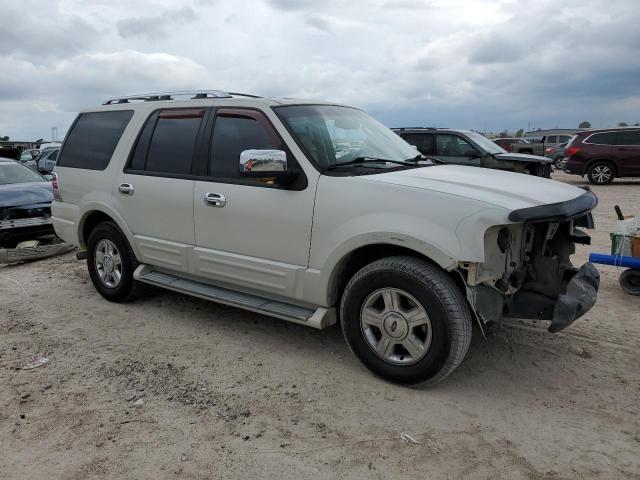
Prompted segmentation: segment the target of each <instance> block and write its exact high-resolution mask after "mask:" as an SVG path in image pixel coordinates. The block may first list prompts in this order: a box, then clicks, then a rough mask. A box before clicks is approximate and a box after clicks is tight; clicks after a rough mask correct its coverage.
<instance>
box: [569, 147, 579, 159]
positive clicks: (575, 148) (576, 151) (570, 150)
mask: <svg viewBox="0 0 640 480" xmlns="http://www.w3.org/2000/svg"><path fill="white" fill-rule="evenodd" d="M579 151H580V149H579V148H578V147H569V148H567V157H572V156H573V155H575V154H576V153H578V152H579Z"/></svg>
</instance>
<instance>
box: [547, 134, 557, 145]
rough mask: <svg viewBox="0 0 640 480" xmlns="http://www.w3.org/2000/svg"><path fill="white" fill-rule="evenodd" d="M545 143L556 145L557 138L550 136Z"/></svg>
mask: <svg viewBox="0 0 640 480" xmlns="http://www.w3.org/2000/svg"><path fill="white" fill-rule="evenodd" d="M545 141H546V142H547V143H556V142H557V141H558V137H557V136H555V135H551V136H549V137H547V138H546V139H545Z"/></svg>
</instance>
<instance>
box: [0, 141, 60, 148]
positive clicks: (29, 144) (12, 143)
mask: <svg viewBox="0 0 640 480" xmlns="http://www.w3.org/2000/svg"><path fill="white" fill-rule="evenodd" d="M51 143H53V142H50V141H48V140H40V141H36V142H28V141H27V142H22V141H20V140H0V147H13V148H22V149H23V150H34V149H39V148H40V145H42V144H51ZM55 143H58V144H59V143H60V142H55Z"/></svg>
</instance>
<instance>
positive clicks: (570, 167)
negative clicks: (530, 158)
mask: <svg viewBox="0 0 640 480" xmlns="http://www.w3.org/2000/svg"><path fill="white" fill-rule="evenodd" d="M565 155H566V160H565V161H564V163H563V169H564V170H565V171H566V172H567V173H573V174H575V175H580V176H584V175H586V176H587V178H588V179H589V182H591V183H592V184H595V185H606V184H609V183H611V182H612V181H613V179H614V178H616V177H640V129H638V128H617V129H606V130H605V129H602V130H589V131H586V132H580V133H578V134H577V135H576V136H575V138H574V139H573V140H572V141H571V142H570V143H569V145H568V146H567V147H566V152H565Z"/></svg>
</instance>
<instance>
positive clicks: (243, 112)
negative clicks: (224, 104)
mask: <svg viewBox="0 0 640 480" xmlns="http://www.w3.org/2000/svg"><path fill="white" fill-rule="evenodd" d="M245 150H286V148H285V145H284V142H283V141H282V139H281V138H280V136H279V135H278V134H277V133H276V131H275V130H274V128H273V127H272V126H271V124H270V123H269V121H268V120H267V118H266V117H265V116H264V114H262V113H261V112H258V111H255V110H248V109H220V110H218V112H217V114H216V119H215V123H214V127H213V138H212V141H211V156H210V157H211V158H210V159H209V169H208V170H209V171H208V174H209V176H212V177H220V178H240V154H241V153H242V152H243V151H245ZM287 156H288V157H289V158H288V161H289V163H291V161H292V158H290V157H291V155H287Z"/></svg>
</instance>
